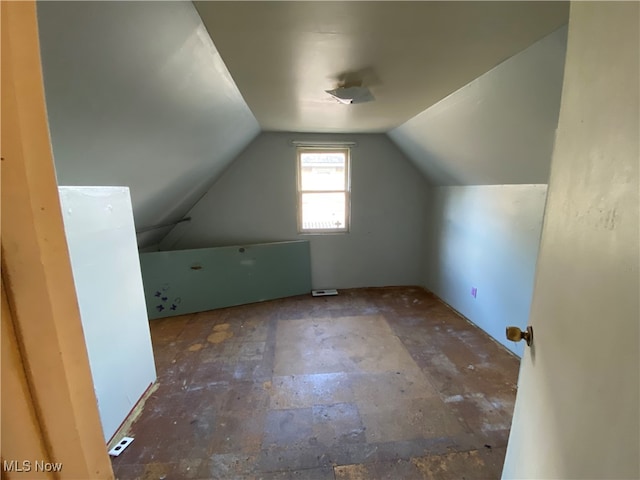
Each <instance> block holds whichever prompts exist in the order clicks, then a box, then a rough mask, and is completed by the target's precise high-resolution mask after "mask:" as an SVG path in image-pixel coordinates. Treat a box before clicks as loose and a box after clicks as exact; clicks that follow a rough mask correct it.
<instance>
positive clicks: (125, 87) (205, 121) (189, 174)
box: [38, 2, 259, 246]
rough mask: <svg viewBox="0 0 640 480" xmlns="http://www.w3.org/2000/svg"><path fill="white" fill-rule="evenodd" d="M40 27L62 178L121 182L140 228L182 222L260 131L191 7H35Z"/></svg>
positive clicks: (147, 238)
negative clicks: (184, 216) (127, 193)
mask: <svg viewBox="0 0 640 480" xmlns="http://www.w3.org/2000/svg"><path fill="white" fill-rule="evenodd" d="M38 23H39V30H40V46H41V53H42V63H43V71H44V84H45V93H46V101H47V109H48V114H49V127H50V130H51V140H52V145H53V153H54V157H55V164H56V171H57V176H58V182H59V183H60V184H64V185H126V186H128V187H129V188H130V190H131V200H132V203H133V212H134V218H135V223H136V228H138V229H139V228H140V227H146V226H151V225H156V224H162V223H166V222H168V221H172V220H178V219H180V218H182V216H183V215H184V214H185V213H186V212H187V211H188V210H189V209H190V208H191V207H192V206H193V205H194V203H195V202H197V200H198V199H199V198H200V197H201V196H202V195H203V194H204V193H205V192H206V190H207V188H208V187H209V186H210V185H211V183H212V181H213V180H214V179H215V178H216V177H217V176H218V175H219V174H220V173H221V172H222V171H223V169H224V168H225V167H226V166H227V165H228V164H229V163H230V162H231V161H232V160H233V159H234V158H235V156H236V155H237V154H238V153H239V152H240V151H241V150H242V149H243V148H244V147H245V146H246V145H247V144H248V143H249V142H250V141H251V139H253V138H254V137H255V136H256V135H257V133H258V131H259V127H258V123H257V121H256V120H255V118H254V117H253V114H252V113H251V111H250V110H249V108H248V107H247V105H246V103H245V102H244V100H243V98H242V96H241V94H240V92H239V91H238V89H237V88H236V86H235V84H234V82H233V80H232V79H231V77H230V75H229V72H228V71H227V69H226V67H225V65H224V63H223V61H222V59H221V58H220V55H219V54H218V52H217V50H216V48H215V47H214V45H213V43H212V42H211V38H210V37H209V34H208V33H207V31H206V29H205V28H204V26H203V24H202V22H201V20H200V17H199V16H198V13H197V12H196V10H195V8H194V6H193V4H192V3H191V2H38ZM167 231H168V229H160V230H156V231H153V232H150V233H148V234H144V235H140V236H139V237H138V242H139V244H140V245H141V246H145V245H149V244H153V243H157V242H158V241H159V240H160V239H161V238H162V237H163V236H164V235H165V234H166V233H167Z"/></svg>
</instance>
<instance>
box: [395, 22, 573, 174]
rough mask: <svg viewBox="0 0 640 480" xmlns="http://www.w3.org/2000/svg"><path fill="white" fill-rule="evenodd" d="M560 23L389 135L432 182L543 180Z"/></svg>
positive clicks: (554, 114)
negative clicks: (547, 33) (556, 28)
mask: <svg viewBox="0 0 640 480" xmlns="http://www.w3.org/2000/svg"><path fill="white" fill-rule="evenodd" d="M566 35H567V30H566V27H563V28H561V29H559V30H558V31H556V32H554V33H552V34H551V35H548V36H547V37H545V38H543V39H542V40H540V41H538V42H537V43H534V44H533V45H532V46H530V47H529V48H527V49H526V50H524V51H522V52H520V53H519V54H517V55H515V56H514V57H512V58H510V59H509V60H506V61H505V62H503V63H502V64H500V65H498V66H497V67H495V68H494V69H493V70H490V71H489V72H488V73H486V74H484V75H483V76H481V77H479V78H477V79H476V80H474V81H473V82H471V83H469V84H468V85H466V86H464V87H463V88H461V89H460V90H458V91H456V92H455V93H453V94H451V95H450V96H448V97H447V98H445V99H443V100H441V101H440V102H439V103H437V104H436V105H434V106H432V107H430V108H428V109H427V110H425V111H424V112H422V113H421V114H419V115H417V116H415V117H414V118H412V119H411V120H409V121H407V122H406V123H404V124H403V125H401V126H400V127H398V128H396V129H394V130H392V131H391V132H389V136H390V137H391V138H392V140H393V141H394V142H395V143H396V144H397V145H398V146H399V147H400V148H401V149H402V150H403V151H404V153H405V154H406V155H407V156H408V157H409V158H410V159H411V160H413V162H415V164H416V165H417V166H418V167H419V168H420V170H421V171H422V172H423V173H424V174H425V175H426V177H427V178H428V179H429V181H430V182H431V183H432V184H434V185H501V184H533V183H547V179H548V177H549V164H550V162H551V150H552V148H553V139H554V135H555V129H556V125H557V122H558V111H559V108H560V91H561V89H562V75H563V67H564V56H565V50H566Z"/></svg>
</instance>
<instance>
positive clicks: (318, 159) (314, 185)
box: [300, 152, 346, 190]
mask: <svg viewBox="0 0 640 480" xmlns="http://www.w3.org/2000/svg"><path fill="white" fill-rule="evenodd" d="M345 168H346V159H345V154H344V153H343V152H318V153H308V152H305V153H301V154H300V180H301V182H300V183H301V187H302V188H301V190H345V189H346V188H345V187H346V185H345V183H346V182H345V172H344V170H345Z"/></svg>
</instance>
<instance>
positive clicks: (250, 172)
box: [161, 133, 426, 288]
mask: <svg viewBox="0 0 640 480" xmlns="http://www.w3.org/2000/svg"><path fill="white" fill-rule="evenodd" d="M292 139H298V140H316V141H318V140H333V141H356V142H357V143H358V146H356V147H354V148H353V149H352V151H351V161H352V181H351V208H352V210H351V232H350V233H348V234H324V235H299V234H298V233H297V227H296V208H297V207H296V202H297V199H296V149H295V147H293V146H291V144H290V141H291V140H292ZM425 210H426V184H425V182H424V179H423V177H422V175H420V173H419V172H418V171H417V170H416V168H415V167H414V166H413V165H412V164H411V163H410V162H408V161H407V160H406V158H405V157H404V156H403V155H402V154H401V153H400V152H399V151H398V149H397V148H396V147H395V146H394V145H393V143H392V142H391V141H390V140H389V139H388V138H387V136H386V135H344V136H340V135H324V136H323V135H314V134H283V133H262V134H261V135H260V136H259V137H258V138H257V139H256V140H255V141H254V142H252V143H251V145H250V146H249V147H248V148H247V149H246V150H245V151H244V152H243V153H242V154H241V155H240V156H239V157H238V158H237V159H236V161H234V162H233V164H232V165H231V166H230V167H229V168H228V170H227V171H226V172H225V173H224V175H223V176H222V177H221V178H220V179H219V180H218V181H217V182H216V183H215V184H214V185H213V187H212V188H211V189H210V190H209V191H208V192H207V194H206V195H205V196H204V197H203V198H202V200H201V201H200V202H198V204H197V205H196V206H195V207H194V208H193V209H192V210H191V211H190V212H189V215H190V216H191V217H192V218H193V220H192V221H191V222H190V223H185V224H181V225H179V226H176V228H175V229H174V230H173V231H172V232H171V233H170V234H169V235H168V236H167V238H165V240H164V241H163V242H162V244H161V245H162V248H163V249H168V248H173V249H184V248H193V247H209V246H224V245H236V244H245V243H261V242H269V241H276V240H295V239H299V238H300V239H309V240H310V241H311V271H312V287H313V288H347V287H365V286H382V285H418V284H421V283H422V275H423V245H422V241H421V237H422V231H423V222H424V221H425V215H426V213H425Z"/></svg>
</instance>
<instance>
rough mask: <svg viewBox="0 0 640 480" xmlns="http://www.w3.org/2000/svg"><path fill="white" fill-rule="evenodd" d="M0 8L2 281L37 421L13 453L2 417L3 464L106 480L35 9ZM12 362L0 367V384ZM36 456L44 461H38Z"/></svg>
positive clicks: (107, 466)
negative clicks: (27, 441) (30, 439)
mask: <svg viewBox="0 0 640 480" xmlns="http://www.w3.org/2000/svg"><path fill="white" fill-rule="evenodd" d="M1 14H2V19H1V21H2V33H1V35H2V38H1V44H2V56H1V58H2V78H1V80H2V83H1V87H2V152H1V156H2V162H1V163H2V180H1V186H2V203H1V205H2V236H1V248H2V285H3V287H4V293H6V297H7V300H8V302H7V304H8V305H6V307H7V309H8V312H9V320H10V321H11V325H10V327H11V330H13V331H14V332H15V337H14V338H15V341H16V343H17V345H15V347H16V349H15V350H17V351H18V352H19V354H20V357H21V361H22V365H23V370H24V377H25V379H26V384H27V385H28V393H27V397H30V400H31V408H32V411H33V412H34V414H33V415H32V418H31V419H30V420H29V419H24V421H29V422H31V425H30V426H34V425H33V423H34V422H37V424H38V425H37V428H35V429H34V431H36V432H38V435H40V436H41V442H39V445H33V447H32V448H30V449H28V450H23V451H16V446H15V445H16V444H17V443H16V442H11V441H10V440H11V439H12V437H15V435H17V434H18V432H15V431H13V429H15V428H18V427H19V425H20V422H19V421H12V422H6V423H7V424H6V425H5V424H3V425H2V439H3V440H4V441H3V442H2V443H1V444H0V448H1V451H0V453H1V455H2V460H18V461H25V460H27V461H31V462H35V461H38V460H40V461H49V462H61V463H62V470H61V472H60V473H58V474H55V475H53V478H85V479H89V478H91V479H113V471H112V468H111V463H110V461H109V457H108V455H107V449H106V445H105V443H104V439H103V435H102V427H101V424H100V418H99V414H98V408H97V403H96V397H95V393H94V390H93V381H92V378H91V371H90V368H89V361H88V357H87V352H86V347H85V342H84V335H83V332H82V324H81V322H80V312H79V309H78V302H77V298H76V293H75V286H74V283H73V276H72V272H71V263H70V260H69V253H68V250H67V243H66V237H65V233H64V226H63V221H62V215H61V210H60V202H59V197H58V188H57V182H56V175H55V168H54V164H53V156H52V151H51V143H50V139H49V128H48V122H47V114H46V105H45V97H44V87H43V80H42V68H41V63H40V48H39V38H38V27H37V15H36V5H35V2H33V1H28V2H23V1H21V2H7V1H3V2H2V4H1ZM96 254H99V253H98V252H96ZM3 310H5V313H6V312H7V310H6V309H4V308H3ZM5 316H6V315H5ZM6 320H7V319H6V318H3V322H5V321H6ZM5 326H7V327H8V325H5ZM3 330H4V328H3ZM7 331H9V330H7ZM4 340H5V339H3V341H4ZM3 353H4V352H3ZM10 366H11V365H5V364H4V363H3V365H2V370H3V371H2V373H3V375H2V379H3V380H2V383H3V385H2V387H3V389H4V387H5V373H8V372H5V368H7V369H8V368H10ZM13 368H14V369H15V366H14V367H13ZM2 400H3V404H2V416H3V417H5V415H7V416H8V415H9V414H11V412H17V410H16V409H13V408H12V403H11V402H15V401H19V399H12V398H6V397H5V396H3V398H2ZM34 417H35V419H34ZM5 418H6V417H5ZM16 422H17V423H16ZM16 424H17V426H16ZM34 427H36V426H34ZM23 448H25V447H24V446H23ZM43 452H46V454H47V455H48V457H49V458H39V457H40V456H41V455H42V454H43ZM24 475H25V476H24V478H27V477H29V473H26V474H24ZM2 476H3V478H5V476H6V477H7V478H21V476H22V474H19V473H16V472H3V474H2ZM31 476H33V473H31Z"/></svg>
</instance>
